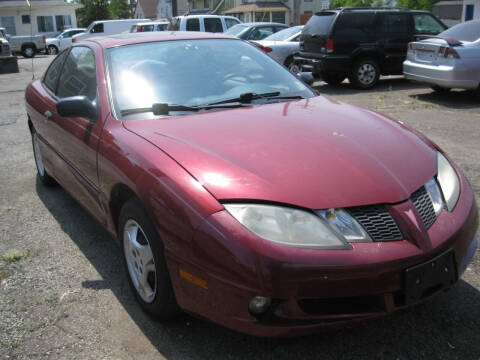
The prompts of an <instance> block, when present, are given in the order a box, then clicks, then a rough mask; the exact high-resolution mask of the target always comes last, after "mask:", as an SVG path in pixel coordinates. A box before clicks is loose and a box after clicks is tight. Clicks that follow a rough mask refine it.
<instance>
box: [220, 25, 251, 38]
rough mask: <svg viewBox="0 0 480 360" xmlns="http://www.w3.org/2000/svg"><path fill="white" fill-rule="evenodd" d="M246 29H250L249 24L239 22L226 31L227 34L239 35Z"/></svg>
mask: <svg viewBox="0 0 480 360" xmlns="http://www.w3.org/2000/svg"><path fill="white" fill-rule="evenodd" d="M245 30H248V25H242V24H239V25H235V26H232V27H231V28H230V29H228V30H227V31H225V34H226V35H232V36H239V35H240V34H241V33H243V32H244V31H245Z"/></svg>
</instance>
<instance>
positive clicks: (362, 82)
mask: <svg viewBox="0 0 480 360" xmlns="http://www.w3.org/2000/svg"><path fill="white" fill-rule="evenodd" d="M379 77H380V67H379V66H378V62H377V61H376V60H375V59H372V58H365V59H361V60H359V61H357V62H356V63H355V64H354V65H353V68H352V71H351V73H350V76H349V77H348V79H349V80H350V82H351V83H352V85H353V86H355V87H356V88H358V89H370V88H372V87H374V86H375V84H376V83H377V81H378V78H379Z"/></svg>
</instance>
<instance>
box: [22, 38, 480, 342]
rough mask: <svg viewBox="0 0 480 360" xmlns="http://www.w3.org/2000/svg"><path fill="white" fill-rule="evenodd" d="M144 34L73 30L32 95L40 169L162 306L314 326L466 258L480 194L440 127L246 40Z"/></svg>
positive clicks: (399, 298)
mask: <svg viewBox="0 0 480 360" xmlns="http://www.w3.org/2000/svg"><path fill="white" fill-rule="evenodd" d="M142 35H143V36H131V34H119V35H116V36H106V37H99V38H97V39H96V40H95V42H93V41H85V42H79V43H76V44H73V46H72V47H71V48H70V49H68V50H66V51H64V52H62V53H60V54H59V55H58V56H57V57H56V59H55V60H54V61H53V62H52V63H51V64H50V67H49V68H48V69H47V71H46V73H45V75H44V77H43V78H42V79H38V80H34V81H32V82H31V83H30V84H29V85H28V87H27V89H26V93H25V101H26V110H27V114H28V127H29V129H30V131H31V135H32V143H33V152H34V158H35V163H36V165H37V170H38V177H39V180H40V181H41V182H42V183H43V184H45V185H52V184H55V183H59V184H61V185H62V186H63V187H64V188H65V189H66V190H67V191H68V193H69V194H71V195H72V196H73V197H74V198H75V199H77V200H78V201H79V202H80V203H81V204H82V205H83V206H84V208H85V209H87V210H88V211H89V212H90V213H91V214H92V216H93V217H94V218H95V219H97V220H98V222H99V223H100V224H103V226H104V227H105V228H106V229H107V230H108V231H109V232H110V233H111V234H112V235H113V236H114V237H115V238H116V239H117V240H118V243H119V244H120V246H121V247H122V249H123V250H122V252H123V257H124V260H125V268H126V273H127V274H128V275H127V276H128V279H129V282H130V284H131V287H132V289H133V292H134V294H135V296H136V298H137V300H138V302H139V303H140V304H141V306H142V307H143V308H144V309H145V310H146V312H148V313H149V314H151V315H152V316H155V317H157V318H160V319H167V318H171V317H173V316H175V315H176V314H177V313H178V309H179V308H180V309H183V310H185V311H187V312H189V313H192V314H197V315H198V316H201V317H203V318H206V319H210V320H211V321H214V322H216V323H218V324H221V325H224V326H226V327H229V328H232V329H235V330H237V331H241V332H244V333H248V334H252V335H261V336H271V337H274V336H291V335H299V334H303V333H308V332H313V331H318V330H320V329H322V328H326V327H329V326H339V325H343V324H346V323H348V322H350V321H359V320H362V319H372V318H376V317H383V316H385V315H386V314H389V313H392V312H394V311H395V310H398V309H402V308H406V307H409V306H413V305H415V304H418V303H421V302H423V301H426V300H427V299H429V298H431V297H432V296H434V295H436V294H439V293H441V292H442V291H443V290H445V289H448V288H450V287H451V286H452V285H453V284H454V283H455V282H456V281H457V280H458V277H459V276H460V275H461V274H462V273H463V272H464V271H465V269H466V267H467V264H468V263H469V261H470V260H471V259H472V257H473V255H474V253H475V249H476V247H477V244H478V239H477V238H476V237H475V234H476V230H477V227H478V207H477V204H476V203H475V197H474V194H473V191H472V188H471V187H470V185H469V183H468V181H467V179H466V178H465V176H464V175H463V174H462V172H461V171H460V169H459V168H458V166H457V165H456V164H455V163H454V162H453V161H452V160H451V159H450V158H449V157H448V155H446V154H445V153H444V152H443V151H442V150H440V148H439V147H438V146H437V145H435V144H434V143H433V142H431V141H430V140H428V139H427V138H426V137H425V136H423V135H421V134H420V133H419V132H417V131H416V130H413V129H411V128H409V127H408V126H406V125H405V124H404V123H402V122H397V121H395V120H393V119H391V118H388V117H386V116H383V115H381V114H379V113H376V112H374V111H371V110H367V109H361V108H359V107H356V106H353V105H347V104H345V103H342V102H339V101H332V100H330V99H327V98H325V97H323V96H318V95H316V93H315V91H314V90H312V89H311V88H309V87H308V86H307V85H306V84H305V83H303V82H302V81H300V80H299V78H297V77H296V76H294V75H293V74H292V73H290V72H289V71H288V70H286V69H285V68H284V67H283V66H282V65H280V64H278V63H277V62H276V61H274V60H273V59H272V58H270V57H268V56H267V55H266V54H265V53H263V52H261V51H259V50H258V49H256V48H255V47H254V46H253V45H251V44H249V43H248V42H246V41H241V40H239V39H235V38H232V37H230V36H226V35H222V34H208V33H193V32H188V33H186V32H177V33H162V34H160V33H155V32H151V33H145V34H142ZM107 67H108V71H106V68H107ZM372 139H374V141H372ZM46 196H48V195H46Z"/></svg>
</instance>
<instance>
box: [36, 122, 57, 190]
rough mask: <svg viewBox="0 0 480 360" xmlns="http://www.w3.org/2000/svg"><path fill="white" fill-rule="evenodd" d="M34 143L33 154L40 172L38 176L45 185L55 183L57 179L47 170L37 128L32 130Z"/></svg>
mask: <svg viewBox="0 0 480 360" xmlns="http://www.w3.org/2000/svg"><path fill="white" fill-rule="evenodd" d="M32 145H33V156H34V157H35V165H36V166H37V173H38V177H39V178H40V181H41V182H42V184H43V185H45V186H53V185H55V184H56V181H55V180H54V179H53V178H52V177H51V176H50V175H49V174H48V172H47V170H45V165H44V164H43V158H42V153H41V151H40V145H39V140H38V136H37V133H36V131H35V130H33V131H32Z"/></svg>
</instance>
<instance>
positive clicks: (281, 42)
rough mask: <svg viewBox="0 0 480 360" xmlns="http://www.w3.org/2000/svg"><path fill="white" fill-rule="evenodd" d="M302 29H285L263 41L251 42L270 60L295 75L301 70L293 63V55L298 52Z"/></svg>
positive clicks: (299, 27)
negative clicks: (273, 60) (283, 66)
mask: <svg viewBox="0 0 480 360" xmlns="http://www.w3.org/2000/svg"><path fill="white" fill-rule="evenodd" d="M302 28H303V26H293V27H290V28H286V29H283V30H280V31H279V32H276V33H274V34H272V35H270V36H267V37H266V38H265V39H263V40H259V41H252V43H253V44H254V45H257V46H258V47H259V48H260V49H262V50H263V51H265V52H266V53H267V54H268V56H270V57H271V58H272V59H275V60H276V61H277V62H278V63H280V64H283V65H285V66H286V67H287V68H288V69H289V70H290V71H291V72H293V73H294V74H296V73H299V72H300V71H301V69H300V68H299V67H298V66H297V65H296V64H295V62H294V61H293V55H295V54H296V53H298V51H299V50H300V45H299V41H300V34H301V32H302Z"/></svg>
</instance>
